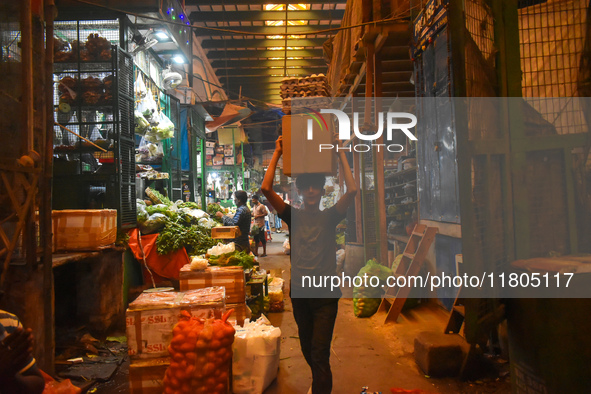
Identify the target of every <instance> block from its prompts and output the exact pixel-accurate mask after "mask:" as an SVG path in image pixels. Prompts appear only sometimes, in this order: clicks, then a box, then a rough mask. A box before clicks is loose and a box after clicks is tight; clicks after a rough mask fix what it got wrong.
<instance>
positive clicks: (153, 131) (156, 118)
mask: <svg viewBox="0 0 591 394" xmlns="http://www.w3.org/2000/svg"><path fill="white" fill-rule="evenodd" d="M150 124H151V125H152V127H151V128H150V130H148V131H146V135H145V138H146V139H147V140H148V141H150V142H157V141H162V140H164V139H166V138H172V137H174V123H172V121H171V120H170V119H169V118H168V116H166V115H164V114H163V113H162V112H156V113H155V114H154V115H153V116H152V119H151V121H150Z"/></svg>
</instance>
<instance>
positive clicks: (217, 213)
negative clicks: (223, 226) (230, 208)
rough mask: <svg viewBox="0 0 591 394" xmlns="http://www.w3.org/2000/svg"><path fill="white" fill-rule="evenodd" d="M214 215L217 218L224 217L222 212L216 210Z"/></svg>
mask: <svg viewBox="0 0 591 394" xmlns="http://www.w3.org/2000/svg"><path fill="white" fill-rule="evenodd" d="M215 216H217V217H218V218H220V219H221V218H223V217H224V214H223V213H221V212H219V211H218V212H216V213H215Z"/></svg>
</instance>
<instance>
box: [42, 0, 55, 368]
mask: <svg viewBox="0 0 591 394" xmlns="http://www.w3.org/2000/svg"><path fill="white" fill-rule="evenodd" d="M54 12H55V4H54V0H44V13H45V29H46V31H45V34H46V40H45V41H46V46H45V70H44V71H45V84H44V88H45V92H44V93H45V100H46V102H45V133H44V137H45V141H44V144H43V146H44V150H43V153H42V157H43V171H42V175H41V184H40V197H41V202H40V206H39V232H40V236H41V239H42V240H43V241H42V244H43V255H42V257H41V260H42V264H43V302H44V306H43V315H44V318H43V321H44V324H45V330H44V342H45V343H44V350H45V355H44V363H43V365H42V367H43V370H44V371H45V372H47V373H49V374H52V373H53V372H54V371H53V368H54V356H55V342H54V305H53V300H54V294H53V263H52V257H53V256H52V252H53V251H52V244H53V241H52V226H51V182H52V176H53V122H54V116H53V15H54Z"/></svg>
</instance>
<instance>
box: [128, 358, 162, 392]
mask: <svg viewBox="0 0 591 394" xmlns="http://www.w3.org/2000/svg"><path fill="white" fill-rule="evenodd" d="M169 366H170V357H161V358H154V359H149V360H134V361H132V362H131V364H130V365H129V388H130V393H131V394H162V393H163V392H164V383H163V381H164V375H165V374H166V369H167V368H168V367H169Z"/></svg>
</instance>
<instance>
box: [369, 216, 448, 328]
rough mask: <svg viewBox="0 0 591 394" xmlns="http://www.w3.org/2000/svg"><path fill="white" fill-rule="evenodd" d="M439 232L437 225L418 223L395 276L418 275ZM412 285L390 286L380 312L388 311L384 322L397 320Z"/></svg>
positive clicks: (383, 297) (384, 296)
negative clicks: (428, 225) (430, 225)
mask: <svg viewBox="0 0 591 394" xmlns="http://www.w3.org/2000/svg"><path fill="white" fill-rule="evenodd" d="M436 233H437V228H436V227H427V226H426V225H424V224H417V225H416V226H415V228H414V229H413V230H412V233H411V234H410V239H409V240H408V243H407V244H406V248H404V252H403V253H402V259H401V260H400V264H398V267H397V268H396V272H395V273H394V276H396V277H399V276H411V275H412V276H415V275H418V273H419V271H420V269H421V266H422V265H423V262H424V261H425V256H426V255H427V252H428V251H429V247H430V246H431V243H432V242H433V240H434V239H435V234H436ZM410 290H411V288H410V286H405V287H400V288H396V287H388V288H387V290H386V293H385V294H384V295H383V296H382V302H381V303H380V306H379V308H378V312H386V319H385V320H384V323H388V322H395V321H396V319H398V315H400V312H401V311H402V307H403V306H404V303H405V302H406V298H407V297H408V294H409V293H410Z"/></svg>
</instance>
